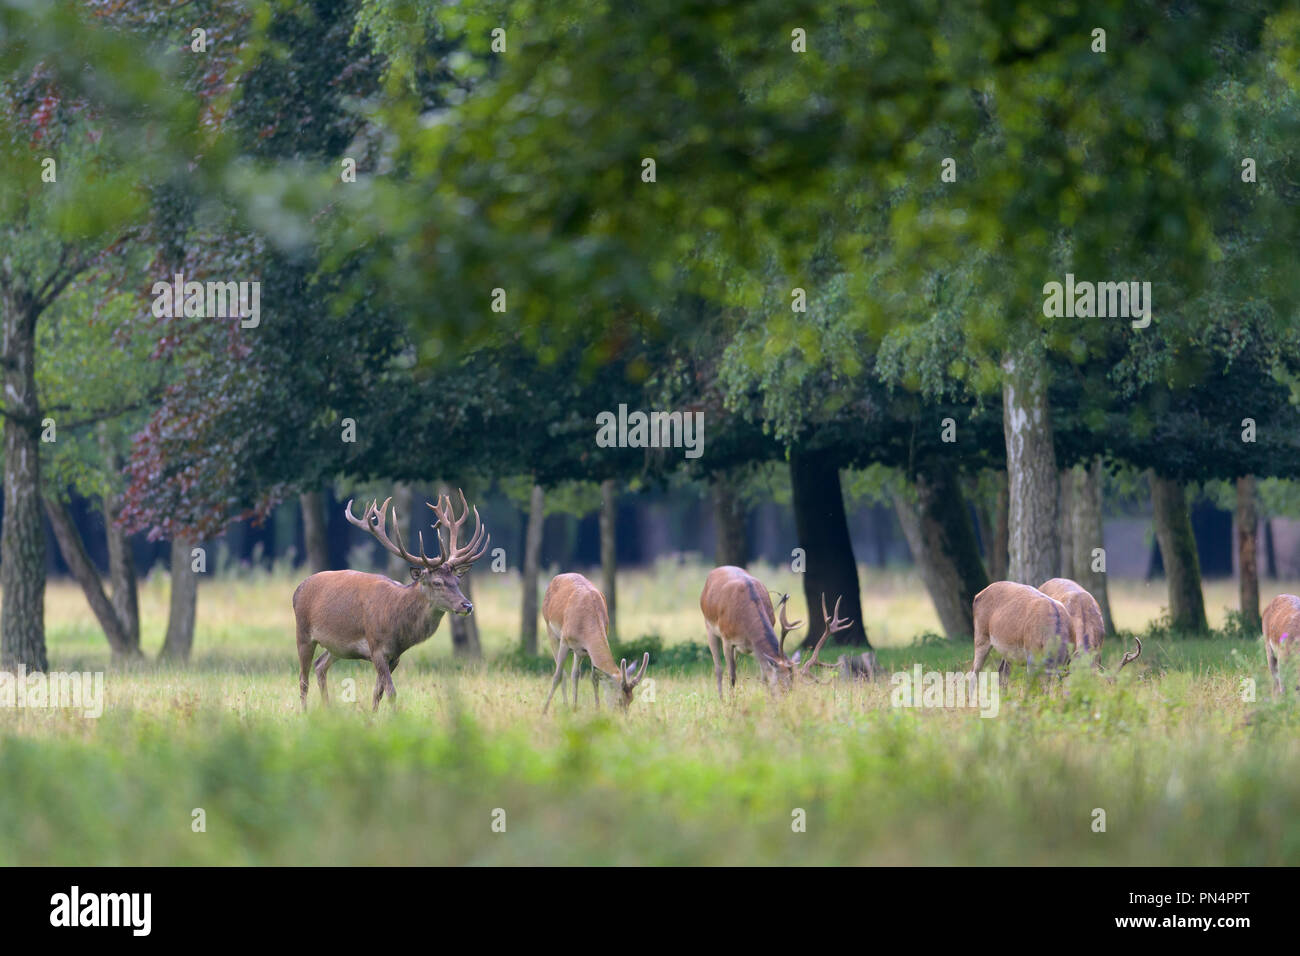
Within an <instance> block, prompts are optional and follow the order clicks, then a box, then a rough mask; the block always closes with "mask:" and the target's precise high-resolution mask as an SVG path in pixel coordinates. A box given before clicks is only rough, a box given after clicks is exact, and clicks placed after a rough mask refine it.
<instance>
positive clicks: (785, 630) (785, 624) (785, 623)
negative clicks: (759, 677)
mask: <svg viewBox="0 0 1300 956" xmlns="http://www.w3.org/2000/svg"><path fill="white" fill-rule="evenodd" d="M789 600H790V595H788V594H782V595H781V600H780V601H778V602H777V605H776V606H777V608H778V610H779V611H780V614H779V618H780V621H781V656H783V657H784V656H785V638H786V635H787V634H789V633H790V632H791V631H793V630H794V629H795V628H797V627H801V626H802V625H803V621H795V622H794V623H793V624H791V623H790V619H789V618H787V617H786V616H785V607H786V602H787V601H789Z"/></svg>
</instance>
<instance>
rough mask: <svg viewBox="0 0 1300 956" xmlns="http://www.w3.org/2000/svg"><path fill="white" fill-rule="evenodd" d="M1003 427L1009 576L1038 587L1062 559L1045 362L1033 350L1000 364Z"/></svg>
mask: <svg viewBox="0 0 1300 956" xmlns="http://www.w3.org/2000/svg"><path fill="white" fill-rule="evenodd" d="M1002 370H1003V372H1004V379H1003V385H1002V427H1003V433H1004V436H1005V438H1006V444H1007V476H1008V486H1009V487H1008V489H1007V493H1008V500H1009V503H1010V507H1009V511H1008V522H1007V552H1008V553H1007V559H1008V567H1007V577H1008V579H1010V580H1012V581H1018V582H1019V583H1021V584H1028V585H1030V586H1031V587H1038V585H1040V584H1042V583H1043V582H1044V581H1046V580H1047V579H1048V578H1052V577H1055V576H1056V574H1057V565H1058V564H1059V562H1060V560H1061V545H1060V524H1059V523H1058V521H1057V516H1056V499H1057V495H1058V494H1059V482H1060V479H1059V477H1058V474H1057V470H1056V450H1055V448H1054V447H1053V445H1052V423H1051V415H1050V414H1049V412H1050V409H1049V408H1048V403H1047V363H1046V361H1045V360H1044V358H1043V356H1042V355H1041V354H1040V353H1039V352H1038V351H1037V350H1036V348H1035V347H1034V346H1029V347H1027V348H1022V349H1020V350H1019V351H1017V352H1015V353H1014V354H1011V355H1008V356H1007V357H1006V358H1005V359H1004V360H1003V363H1002Z"/></svg>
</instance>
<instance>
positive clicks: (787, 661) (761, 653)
mask: <svg viewBox="0 0 1300 956" xmlns="http://www.w3.org/2000/svg"><path fill="white" fill-rule="evenodd" d="M787 598H788V595H785V596H782V598H781V601H780V603H779V607H780V611H781V614H780V626H781V636H780V638H779V639H778V638H777V636H776V631H775V629H774V628H775V626H776V623H777V614H776V610H775V609H774V608H773V607H772V597H771V595H770V594H769V593H768V590H767V588H765V587H763V585H761V584H759V582H758V579H757V578H755V577H754V576H753V575H751V574H750V573H749V572H747V571H745V570H744V569H743V568H737V567H732V566H731V565H723V566H722V567H720V568H714V569H713V570H712V571H710V572H709V576H708V578H707V579H706V580H705V582H704V590H703V592H701V594H700V610H701V611H703V612H704V630H705V633H706V634H707V635H708V639H709V653H711V654H712V655H713V676H714V678H715V679H716V681H717V685H718V696H719V697H721V696H722V657H721V655H725V656H726V659H727V669H728V671H729V672H730V674H731V688H732V691H733V692H734V691H735V688H736V652H737V651H741V652H742V653H745V654H753V655H754V657H755V658H756V659H757V661H758V669H759V672H760V673H761V674H762V676H763V681H764V682H765V683H766V685H767V687H768V689H769V690H788V689H789V688H790V687H791V686H792V685H793V683H794V679H795V676H796V674H797V675H798V676H799V677H801V678H805V679H808V680H813V681H815V680H816V678H815V677H813V676H812V675H811V674H810V673H809V671H810V670H811V669H812V666H813V664H819V665H821V666H822V667H833V666H834V665H832V664H822V662H821V661H819V660H817V655H818V653H819V652H820V651H821V649H822V645H823V644H825V643H826V639H827V638H828V637H830V636H831V635H832V634H834V633H836V632H837V631H842V630H845V629H846V628H848V627H851V626H852V625H853V622H852V621H842V620H840V600H841V599H840V598H836V600H835V613H834V615H830V614H827V613H826V595H824V594H823V595H822V617H823V618H825V622H826V632H825V633H824V634H822V636H821V640H819V641H818V642H817V646H816V647H815V648H814V649H813V652H812V655H811V656H810V657H809V658H808V660H807V661H805V662H804V663H803V664H802V665H801V664H800V663H799V656H800V655H799V654H798V653H796V654H795V656H794V657H793V658H789V657H786V656H785V638H786V635H787V634H789V633H790V632H791V631H793V630H794V629H795V628H797V627H799V626H800V625H801V624H802V623H803V622H802V621H795V622H794V623H791V622H790V621H789V620H787V619H786V616H785V604H786V600H787Z"/></svg>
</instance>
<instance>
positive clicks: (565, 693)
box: [546, 621, 569, 704]
mask: <svg viewBox="0 0 1300 956" xmlns="http://www.w3.org/2000/svg"><path fill="white" fill-rule="evenodd" d="M546 639H547V640H548V641H550V642H551V656H552V657H555V658H556V660H557V661H558V660H562V659H563V657H562V656H561V657H556V655H557V654H559V653H560V635H558V634H556V633H555V632H554V631H553V630H551V624H550V622H549V621H547V622H546ZM565 653H568V652H567V651H566V652H565ZM554 692H555V691H554V690H552V691H551V693H554ZM560 699H561V700H562V701H564V702H565V703H566V704H567V703H568V702H569V688H568V687H566V686H565V684H564V681H560Z"/></svg>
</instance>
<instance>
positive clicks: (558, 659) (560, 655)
mask: <svg viewBox="0 0 1300 956" xmlns="http://www.w3.org/2000/svg"><path fill="white" fill-rule="evenodd" d="M557 643H558V642H557ZM568 653H569V650H568V648H566V647H565V646H564V645H563V644H559V645H558V646H557V647H556V649H555V674H554V675H553V676H552V677H551V692H550V693H549V694H547V695H546V703H545V704H543V705H542V713H543V714H544V713H546V708H548V707H550V706H551V698H552V697H554V696H555V688H557V687H559V686H560V685H561V684H563V683H564V658H565V656H566V655H567V654H568ZM564 699H565V701H566V702H567V701H568V699H569V698H568V697H565V698H564Z"/></svg>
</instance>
